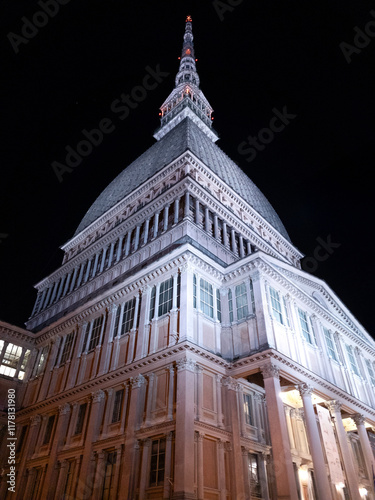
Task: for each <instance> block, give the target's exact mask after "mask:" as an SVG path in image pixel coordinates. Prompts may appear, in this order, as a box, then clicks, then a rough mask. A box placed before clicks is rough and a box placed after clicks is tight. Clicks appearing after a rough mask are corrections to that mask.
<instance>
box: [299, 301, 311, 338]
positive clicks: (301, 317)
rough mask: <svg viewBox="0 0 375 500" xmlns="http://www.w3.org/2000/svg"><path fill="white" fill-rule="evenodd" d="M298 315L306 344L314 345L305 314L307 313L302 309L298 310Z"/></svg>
mask: <svg viewBox="0 0 375 500" xmlns="http://www.w3.org/2000/svg"><path fill="white" fill-rule="evenodd" d="M298 315H299V321H300V324H301V330H302V335H303V338H304V339H305V340H306V342H308V343H309V344H312V340H311V334H310V328H309V323H308V321H307V314H306V313H305V311H302V309H298Z"/></svg>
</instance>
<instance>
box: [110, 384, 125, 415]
mask: <svg viewBox="0 0 375 500" xmlns="http://www.w3.org/2000/svg"><path fill="white" fill-rule="evenodd" d="M123 397H124V390H123V389H121V390H120V391H116V393H115V402H114V404H113V412H112V423H115V422H119V421H120V418H121V406H122V400H123Z"/></svg>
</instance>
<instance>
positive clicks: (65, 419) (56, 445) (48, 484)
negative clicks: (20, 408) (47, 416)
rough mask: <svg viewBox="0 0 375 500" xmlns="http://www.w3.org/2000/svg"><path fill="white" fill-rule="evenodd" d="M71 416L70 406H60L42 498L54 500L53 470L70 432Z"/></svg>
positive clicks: (66, 404)
mask: <svg viewBox="0 0 375 500" xmlns="http://www.w3.org/2000/svg"><path fill="white" fill-rule="evenodd" d="M69 415H70V404H68V403H65V404H64V405H61V406H59V416H58V420H57V424H56V430H55V435H54V438H53V440H52V445H51V448H50V451H49V459H48V467H47V469H46V474H45V478H44V483H43V489H42V494H41V498H53V496H54V491H55V486H56V484H55V483H54V482H53V481H52V474H53V469H54V466H55V463H56V458H57V454H58V452H59V451H60V449H61V447H62V446H63V444H64V439H65V436H66V433H67V430H68V424H69Z"/></svg>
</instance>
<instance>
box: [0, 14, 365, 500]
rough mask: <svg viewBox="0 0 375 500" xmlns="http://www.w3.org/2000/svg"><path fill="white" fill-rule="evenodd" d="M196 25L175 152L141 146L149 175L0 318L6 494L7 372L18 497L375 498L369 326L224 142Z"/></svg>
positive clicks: (173, 126) (164, 133)
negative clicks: (315, 272) (25, 300)
mask: <svg viewBox="0 0 375 500" xmlns="http://www.w3.org/2000/svg"><path fill="white" fill-rule="evenodd" d="M191 26H192V23H191V19H189V18H188V19H187V21H186V29H185V36H184V44H183V51H182V57H181V62H180V70H179V72H178V74H177V77H176V87H175V89H174V90H173V91H172V93H171V95H170V96H169V97H168V99H167V100H166V101H165V103H164V104H163V105H162V107H161V110H162V112H161V114H162V118H161V127H160V129H159V131H158V132H157V133H156V134H155V137H156V139H157V140H158V142H157V143H156V145H158V144H159V146H157V148H159V149H157V148H156V149H153V151H154V152H156V151H159V153H160V150H161V149H163V148H162V147H161V146H160V144H162V145H164V146H168V147H169V150H168V151H169V153H168V154H169V155H170V157H169V160H170V161H169V162H168V163H166V164H164V163H163V162H162V161H161V160H160V165H159V164H156V163H154V164H153V165H151V167H150V164H149V163H148V161H151V162H152V161H155V162H157V159H156V156H157V155H156V153H155V155H153V153H152V152H151V153H147V154H146V156H143V155H142V156H141V157H140V158H139V159H138V160H137V162H139V163H137V165H138V167H141V165H142V161H143V162H145V165H144V168H145V169H149V172H150V175H149V177H147V178H145V179H142V181H140V182H139V183H138V184H137V183H136V182H135V181H134V178H133V177H132V179H130V178H129V182H131V183H134V182H135V185H134V186H133V187H132V190H131V192H130V193H128V194H127V195H126V196H124V197H123V199H121V200H120V201H118V202H116V203H115V204H114V205H113V206H110V207H108V206H107V205H106V206H105V208H103V207H104V204H103V198H100V197H99V198H98V200H97V201H96V202H95V203H94V205H93V207H91V209H90V210H89V212H88V215H86V216H85V218H84V219H83V221H82V223H81V224H80V228H79V230H78V231H77V232H76V234H75V236H74V237H73V238H72V239H71V240H70V241H69V242H67V243H66V244H65V245H64V247H63V250H64V252H65V255H64V259H63V263H62V266H61V267H60V268H59V269H57V270H56V272H54V273H52V274H51V275H50V276H48V277H47V278H45V279H44V280H43V281H42V282H40V283H39V284H37V285H36V288H37V290H38V295H37V299H36V303H35V306H34V309H33V311H32V314H31V317H30V318H29V320H28V322H27V325H26V326H27V330H22V329H19V328H16V327H12V326H11V325H7V324H5V323H1V324H0V332H1V338H2V339H3V340H2V341H1V342H2V343H1V344H0V347H1V351H0V374H1V377H2V378H1V380H2V389H1V391H2V392H1V394H0V395H1V398H2V401H1V404H2V407H1V409H2V413H1V422H2V424H3V426H2V440H1V442H2V445H1V460H2V465H3V472H2V476H1V483H0V498H4V499H5V498H14V494H13V493H11V492H9V490H8V486H9V485H8V484H7V473H8V472H9V465H8V462H7V457H8V449H7V446H6V443H7V441H6V437H7V431H8V427H7V415H6V409H7V403H6V389H7V388H11V389H12V388H14V389H15V391H16V393H17V408H18V409H17V419H16V428H17V449H16V498H24V499H35V500H37V499H59V500H60V499H62V498H65V499H68V498H74V499H85V498H87V499H88V498H90V499H126V500H132V499H138V500H145V499H150V500H151V499H164V500H167V499H175V500H178V499H198V500H203V499H209V500H214V499H215V500H245V499H246V500H247V499H250V498H251V499H252V498H261V499H263V500H274V499H275V500H276V499H278V500H281V499H282V500H284V499H285V500H286V499H290V500H297V499H300V500H314V499H315V500H345V499H347V498H350V499H352V500H359V499H360V498H367V499H372V500H374V498H375V496H374V484H373V472H372V471H373V467H374V449H373V448H372V447H371V446H372V445H371V443H374V434H375V395H374V394H375V390H374V389H375V343H374V340H373V339H372V338H371V337H370V335H369V334H368V333H367V332H366V331H364V329H363V327H362V326H361V325H360V324H359V323H358V322H357V321H356V319H355V318H354V317H353V315H352V314H351V313H350V311H349V310H348V309H347V308H346V307H345V306H344V304H343V303H342V302H341V301H340V299H339V298H338V297H337V296H336V295H335V294H334V293H333V292H332V290H331V289H330V288H329V287H328V286H327V284H326V283H325V282H324V281H322V280H320V279H318V278H315V277H313V276H311V275H309V274H307V273H306V272H304V271H302V270H301V268H300V259H301V258H302V254H301V253H300V252H299V251H298V250H297V249H296V248H295V247H294V246H293V244H292V243H291V242H290V240H289V238H288V235H287V233H286V231H285V228H284V227H283V225H282V224H281V221H279V219H278V217H277V214H276V213H274V211H273V209H272V207H271V205H269V203H268V202H267V200H266V199H265V198H264V197H263V195H261V193H260V192H259V193H260V194H259V193H258V191H257V188H256V187H255V186H254V185H253V184H252V183H251V181H250V180H249V179H248V180H247V181H245V180H243V179H244V177H246V176H244V174H243V173H241V172H240V171H239V168H238V167H237V166H236V165H235V164H234V163H233V162H231V161H230V160H229V158H228V157H226V155H225V154H224V153H223V152H222V151H221V150H220V149H219V148H218V147H217V146H216V144H215V142H216V140H217V135H216V133H215V132H214V130H213V129H212V123H211V113H212V108H211V107H210V105H209V103H208V101H207V100H206V98H205V97H204V95H203V94H202V92H201V90H200V89H199V77H198V75H197V73H196V67H195V58H194V47H193V36H192V29H191ZM181 137H182V138H184V137H185V139H186V138H187V139H186V141H185V143H184V146H181V144H182V142H181V141H182V139H181ZM180 139H181V140H180ZM163 141H164V142H163ZM173 144H176V149H175V150H174V153H173V154H172V153H171V148H172V146H173ZM159 153H158V154H159ZM160 154H161V153H160ZM163 154H164V153H163ZM142 158H143V159H142ZM145 158H147V162H146V160H145ZM152 158H154V160H152ZM163 158H165V157H164V156H163ZM130 167H131V166H130ZM130 167H129V168H130ZM236 169H237V170H236ZM133 170H134V169H133ZM131 171H132V170H129V171H128V170H127V169H126V170H125V171H124V173H123V174H124V176H125V177H124V178H126V175H128V174H127V172H128V173H129V172H131ZM121 175H122V174H121ZM242 181H243V182H242ZM118 182H120V180H119V181H118ZM236 182H237V183H238V185H236ZM246 183H247V184H246ZM107 189H108V188H107ZM246 190H247V191H246ZM246 192H248V193H249V192H251V193H252V196H253V197H254V198H253V199H252V198H251V199H247V198H246V196H247V195H246V194H244V193H246ZM92 214H96V218H95V217H93V215H92ZM91 219H93V220H91ZM9 346H10V347H9ZM12 346H15V347H12ZM17 347H18V349H17ZM12 495H13V496H12Z"/></svg>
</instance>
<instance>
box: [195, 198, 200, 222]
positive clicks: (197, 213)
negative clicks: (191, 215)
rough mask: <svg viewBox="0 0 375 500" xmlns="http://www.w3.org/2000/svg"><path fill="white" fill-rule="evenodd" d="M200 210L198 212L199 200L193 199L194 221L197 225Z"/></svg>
mask: <svg viewBox="0 0 375 500" xmlns="http://www.w3.org/2000/svg"><path fill="white" fill-rule="evenodd" d="M199 219H200V212H199V200H198V199H197V198H196V200H195V223H196V224H197V225H199Z"/></svg>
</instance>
